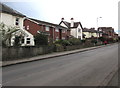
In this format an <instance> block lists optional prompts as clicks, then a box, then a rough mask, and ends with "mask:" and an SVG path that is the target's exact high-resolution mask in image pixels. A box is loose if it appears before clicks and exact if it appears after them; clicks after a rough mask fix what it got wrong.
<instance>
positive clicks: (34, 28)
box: [24, 19, 42, 35]
mask: <svg viewBox="0 0 120 88" xmlns="http://www.w3.org/2000/svg"><path fill="white" fill-rule="evenodd" d="M27 26H29V30H27ZM24 27H25V30H27V31H28V32H30V33H31V34H33V35H36V34H37V31H39V30H42V26H39V25H38V24H36V23H34V22H32V21H30V20H27V19H25V20H24Z"/></svg>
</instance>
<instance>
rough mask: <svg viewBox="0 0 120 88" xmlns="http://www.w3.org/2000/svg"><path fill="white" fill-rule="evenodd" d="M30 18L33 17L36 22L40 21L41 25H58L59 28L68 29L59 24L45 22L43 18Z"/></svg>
mask: <svg viewBox="0 0 120 88" xmlns="http://www.w3.org/2000/svg"><path fill="white" fill-rule="evenodd" d="M28 19H31V20H33V21H35V22H38V23H39V24H41V25H48V26H55V27H57V28H59V29H67V28H66V27H63V26H60V25H58V24H54V23H49V22H45V21H41V20H37V19H33V18H28Z"/></svg>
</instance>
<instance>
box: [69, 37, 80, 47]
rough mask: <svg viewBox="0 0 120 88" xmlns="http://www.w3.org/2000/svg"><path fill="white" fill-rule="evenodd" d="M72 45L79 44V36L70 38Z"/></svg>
mask: <svg viewBox="0 0 120 88" xmlns="http://www.w3.org/2000/svg"><path fill="white" fill-rule="evenodd" d="M68 41H69V42H70V43H71V44H72V45H79V44H80V43H81V42H80V39H77V38H71V39H69V40H68Z"/></svg>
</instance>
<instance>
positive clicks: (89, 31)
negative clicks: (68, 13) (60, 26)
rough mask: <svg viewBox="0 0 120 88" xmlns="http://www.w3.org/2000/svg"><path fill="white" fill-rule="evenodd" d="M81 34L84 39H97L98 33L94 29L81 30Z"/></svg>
mask: <svg viewBox="0 0 120 88" xmlns="http://www.w3.org/2000/svg"><path fill="white" fill-rule="evenodd" d="M83 34H84V36H85V38H92V37H95V38H97V37H99V36H98V31H97V30H95V28H83Z"/></svg>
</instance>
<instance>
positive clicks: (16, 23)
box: [15, 18, 19, 26]
mask: <svg viewBox="0 0 120 88" xmlns="http://www.w3.org/2000/svg"><path fill="white" fill-rule="evenodd" d="M15 25H17V26H18V25H19V18H16V21H15Z"/></svg>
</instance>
